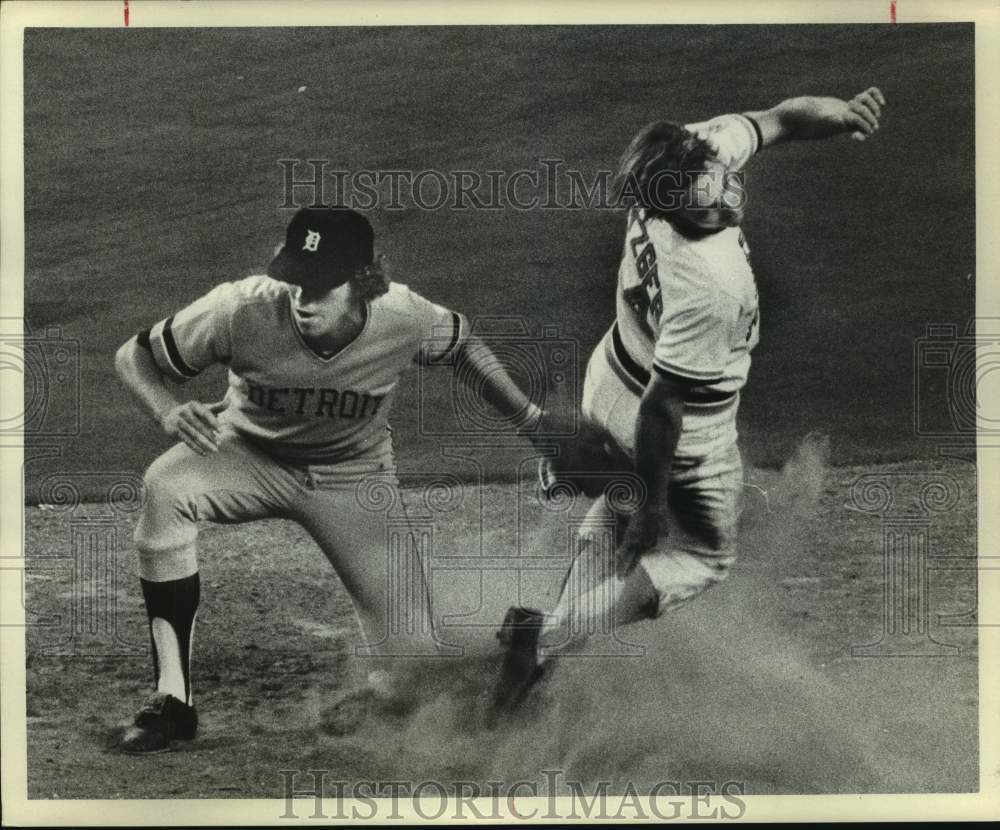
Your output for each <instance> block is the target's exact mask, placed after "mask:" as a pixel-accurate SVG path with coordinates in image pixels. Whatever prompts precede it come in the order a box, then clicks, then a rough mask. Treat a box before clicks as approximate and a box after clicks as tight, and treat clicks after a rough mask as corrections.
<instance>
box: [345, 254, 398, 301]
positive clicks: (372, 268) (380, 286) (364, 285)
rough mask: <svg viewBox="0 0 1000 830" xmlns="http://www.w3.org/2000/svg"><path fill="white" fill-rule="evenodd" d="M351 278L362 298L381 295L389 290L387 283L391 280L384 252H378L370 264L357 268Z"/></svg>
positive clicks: (367, 298) (369, 298) (372, 298)
mask: <svg viewBox="0 0 1000 830" xmlns="http://www.w3.org/2000/svg"><path fill="white" fill-rule="evenodd" d="M352 279H353V281H354V284H355V285H356V286H357V288H358V291H360V292H361V296H362V297H364V299H366V300H374V299H375V298H376V297H381V296H382V295H383V294H385V293H386V292H387V291H388V290H389V283H390V282H392V280H391V279H390V277H389V260H388V259H387V258H386V256H385V254H378V255H377V256H376V257H375V259H374V260H373V261H372V264H371V265H366V266H365V267H364V268H361V269H360V270H358V271H357V273H355V275H354V276H353V277H352Z"/></svg>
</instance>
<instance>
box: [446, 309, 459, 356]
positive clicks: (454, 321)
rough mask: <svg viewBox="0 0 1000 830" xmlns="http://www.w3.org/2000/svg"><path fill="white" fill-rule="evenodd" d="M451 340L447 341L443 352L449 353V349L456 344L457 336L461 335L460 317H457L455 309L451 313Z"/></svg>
mask: <svg viewBox="0 0 1000 830" xmlns="http://www.w3.org/2000/svg"><path fill="white" fill-rule="evenodd" d="M451 326H452V328H451V340H449V341H448V345H447V347H446V348H445V350H444V353H445V354H450V353H451V350H452V349H454V348H455V346H457V345H458V340H459V337H461V335H462V318H461V317H459V315H458V312H457V311H453V312H452V313H451Z"/></svg>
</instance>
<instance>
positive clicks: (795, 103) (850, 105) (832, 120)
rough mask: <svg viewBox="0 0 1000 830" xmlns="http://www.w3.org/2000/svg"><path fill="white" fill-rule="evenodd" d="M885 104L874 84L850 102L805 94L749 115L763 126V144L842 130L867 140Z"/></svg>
mask: <svg viewBox="0 0 1000 830" xmlns="http://www.w3.org/2000/svg"><path fill="white" fill-rule="evenodd" d="M885 105H886V103H885V96H884V95H883V94H882V92H881V91H880V90H879V89H878V87H874V86H872V87H869V88H868V89H866V90H865V91H864V92H859V93H858V94H857V95H855V96H854V97H853V98H851V99H850V100H849V101H843V100H841V99H840V98H832V97H824V96H816V95H806V96H802V97H800V98H789V99H787V100H785V101H782V102H781V103H780V104H778V105H777V106H774V107H771V109H769V110H760V111H758V112H748V113H746V115H747V116H748V117H750V118H752V119H753V120H754V121H756V122H757V125H758V126H759V127H760V132H761V139H762V142H763V143H762V146H763V147H768V146H770V145H772V144H780V143H781V142H783V141H801V140H808V139H817V138H830V137H831V136H835V135H838V134H840V133H850V135H851V138H852V139H854V140H855V141H864V140H865V139H867V138H869V137H871V136H872V135H873V134H874V133H875V131H876V130H877V129H878V128H879V122H880V121H881V119H882V107H884V106H885Z"/></svg>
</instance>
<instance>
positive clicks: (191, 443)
mask: <svg viewBox="0 0 1000 830" xmlns="http://www.w3.org/2000/svg"><path fill="white" fill-rule="evenodd" d="M162 424H163V431H164V432H165V433H167V435H169V436H170V437H171V438H174V439H176V440H178V441H183V442H184V443H185V444H186V445H187V446H188V447H190V448H191V449H192V450H194V451H195V452H196V453H198V455H205V454H207V453H210V452H217V451H218V449H219V436H220V427H219V421H218V419H217V418H216V417H215V412H213V410H212V409H211V408H209V407H208V406H206V405H205V404H203V403H201V402H200V401H187V402H186V403H182V404H179V405H178V406H175V407H174V408H173V409H171V410H170V411H169V412H167V414H166V415H164V416H163V420H162Z"/></svg>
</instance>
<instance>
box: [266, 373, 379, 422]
mask: <svg viewBox="0 0 1000 830" xmlns="http://www.w3.org/2000/svg"><path fill="white" fill-rule="evenodd" d="M246 388H247V398H249V399H250V402H251V403H254V404H256V405H257V406H259V407H260V408H261V409H266V410H268V411H269V412H275V413H278V414H281V415H287V414H289V413H294V414H296V415H304V416H306V417H313V418H320V417H326V418H368V417H371V416H372V415H374V414H376V413H377V412H378V410H379V407H380V406H381V405H382V401H383V399H384V397H385V396H384V395H370V394H368V393H367V392H356V391H354V390H353V389H345V390H339V389H329V388H328V389H315V388H312V389H311V388H309V387H292V388H289V387H266V386H259V385H257V384H255V383H250V382H249V381H248V382H247V384H246ZM317 392H318V393H319V396H318V398H317V399H316V403H315V405H314V406H311V407H308V408H307V407H306V401H307V400H309V399H310V398H312V397H313V396H315V395H316V393H317Z"/></svg>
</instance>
